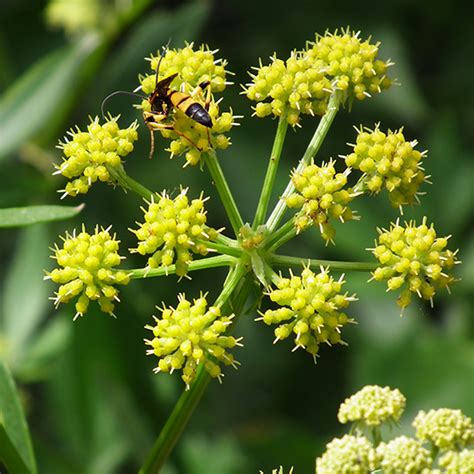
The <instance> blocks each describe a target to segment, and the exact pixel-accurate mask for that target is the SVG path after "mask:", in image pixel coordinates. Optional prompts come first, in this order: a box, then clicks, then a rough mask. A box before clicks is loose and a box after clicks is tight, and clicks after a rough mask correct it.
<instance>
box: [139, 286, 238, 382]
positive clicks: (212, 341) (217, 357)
mask: <svg viewBox="0 0 474 474" xmlns="http://www.w3.org/2000/svg"><path fill="white" fill-rule="evenodd" d="M161 311H162V314H161V318H158V317H156V316H154V320H155V325H153V326H146V329H149V330H150V331H152V332H153V336H154V337H153V339H151V340H146V341H145V342H146V344H147V345H149V346H151V349H149V350H148V351H147V354H148V355H155V356H157V357H158V359H159V360H158V365H157V367H156V368H155V369H154V372H155V373H158V372H169V373H172V372H174V371H175V370H182V376H181V378H182V379H183V381H184V382H185V384H186V386H187V387H188V388H189V385H190V383H191V382H192V381H193V379H194V377H195V376H196V370H197V367H198V365H199V364H200V363H201V362H203V363H204V367H205V369H206V370H207V372H209V374H210V375H211V377H217V378H220V377H221V376H222V371H221V368H220V366H219V363H223V364H224V365H232V366H234V367H236V362H235V361H234V357H233V356H232V354H230V353H229V351H228V349H232V348H233V347H235V346H239V345H241V344H240V340H241V338H237V339H236V338H235V337H233V336H226V335H225V334H224V333H225V332H226V330H227V327H228V326H229V325H231V324H232V318H233V316H222V315H221V311H220V309H219V308H218V307H216V306H210V307H209V308H208V304H207V301H206V298H205V296H201V297H200V298H197V299H195V300H194V301H193V302H191V301H188V300H187V299H186V298H185V296H184V295H180V296H179V302H178V305H177V306H176V308H163V309H162V310H161Z"/></svg>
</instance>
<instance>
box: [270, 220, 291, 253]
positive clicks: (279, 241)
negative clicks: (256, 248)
mask: <svg viewBox="0 0 474 474" xmlns="http://www.w3.org/2000/svg"><path fill="white" fill-rule="evenodd" d="M295 235H296V228H295V224H294V221H293V219H290V220H288V221H286V222H285V223H284V224H283V225H282V226H281V227H280V228H279V229H278V230H276V231H275V232H273V233H272V234H270V237H269V238H268V240H267V241H266V242H265V248H266V249H267V250H276V249H277V248H278V247H281V246H282V245H283V244H285V243H286V242H288V241H289V240H291V239H292V238H293V237H295Z"/></svg>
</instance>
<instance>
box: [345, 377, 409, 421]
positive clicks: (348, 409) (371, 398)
mask: <svg viewBox="0 0 474 474" xmlns="http://www.w3.org/2000/svg"><path fill="white" fill-rule="evenodd" d="M405 403H406V399H405V397H404V396H403V394H402V393H401V392H400V391H399V390H398V389H394V390H392V389H391V388H390V387H379V386H378V385H366V386H365V387H364V388H362V389H361V390H359V391H358V392H357V393H355V394H354V395H352V396H351V397H349V398H347V399H346V400H345V401H344V402H343V403H342V404H341V406H340V407H339V412H338V414H337V418H338V420H339V421H340V422H341V423H347V422H349V421H351V422H359V423H363V424H365V425H367V426H379V425H381V424H382V423H384V422H387V421H388V422H397V421H398V420H399V419H400V417H401V416H402V414H403V411H404V410H405Z"/></svg>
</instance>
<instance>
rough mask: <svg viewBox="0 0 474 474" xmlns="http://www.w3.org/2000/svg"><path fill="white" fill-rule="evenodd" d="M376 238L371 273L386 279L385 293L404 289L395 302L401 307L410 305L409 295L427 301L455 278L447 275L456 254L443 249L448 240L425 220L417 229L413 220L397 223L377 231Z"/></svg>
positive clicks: (375, 276) (452, 265)
mask: <svg viewBox="0 0 474 474" xmlns="http://www.w3.org/2000/svg"><path fill="white" fill-rule="evenodd" d="M378 232H379V234H380V235H379V238H378V240H377V241H376V246H375V248H374V249H371V250H372V253H373V254H374V255H375V257H376V258H377V260H378V261H379V262H380V264H381V266H379V267H378V268H377V269H376V270H375V271H374V272H373V278H374V279H375V280H377V281H381V280H387V291H391V290H398V289H399V288H402V287H404V289H403V291H402V293H401V295H400V296H399V298H398V300H397V303H398V304H399V306H401V307H402V308H405V307H406V306H408V305H409V304H410V302H411V294H412V293H416V294H417V295H418V296H419V297H420V298H423V299H425V300H430V301H431V303H433V296H434V295H435V293H436V290H437V289H438V288H447V289H448V288H449V285H450V284H451V283H453V282H454V281H455V278H454V277H453V276H452V275H451V274H450V273H449V270H451V269H452V268H453V267H454V265H455V264H456V263H459V261H458V260H457V259H456V253H457V251H456V252H452V251H451V250H448V249H446V246H447V244H448V238H449V237H437V236H436V231H435V229H434V227H433V225H432V224H431V225H430V226H428V225H427V224H426V218H423V223H422V224H421V225H419V226H417V225H416V223H415V222H414V221H410V222H409V223H405V226H404V227H403V226H401V225H400V224H399V223H398V221H397V222H396V223H395V224H392V225H391V226H390V229H389V230H386V229H378Z"/></svg>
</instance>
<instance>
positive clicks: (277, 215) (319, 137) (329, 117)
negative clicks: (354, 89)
mask: <svg viewBox="0 0 474 474" xmlns="http://www.w3.org/2000/svg"><path fill="white" fill-rule="evenodd" d="M339 94H340V93H339V92H338V91H336V92H334V93H333V94H332V95H331V98H330V99H329V103H328V108H327V110H326V113H325V114H324V115H323V116H322V117H321V120H320V121H319V124H318V128H317V129H316V131H315V132H314V135H313V138H311V141H310V142H309V145H308V147H307V148H306V151H305V153H304V155H303V158H301V160H300V162H299V164H298V166H297V168H296V172H297V173H299V172H301V171H302V170H303V168H304V167H305V166H306V165H307V164H308V163H309V162H310V161H311V159H312V158H314V157H315V156H316V154H317V153H318V151H319V148H320V147H321V144H322V143H323V141H324V138H325V137H326V135H327V133H328V131H329V128H330V127H331V124H332V122H333V121H334V118H335V117H336V114H337V111H338V110H339V105H340V100H341V99H340V95H339ZM294 190H295V187H294V185H293V182H292V181H291V180H290V181H289V183H288V185H287V187H286V189H285V191H284V192H283V194H282V196H281V198H280V200H279V201H278V203H277V205H276V206H275V209H274V210H273V212H272V213H271V215H270V217H269V218H268V220H267V224H266V225H267V227H268V229H269V230H270V231H273V230H275V229H276V227H277V226H278V224H279V222H280V221H281V219H282V217H283V214H284V213H285V211H286V198H287V197H288V196H290V195H291V194H292V193H293V192H294Z"/></svg>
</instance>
